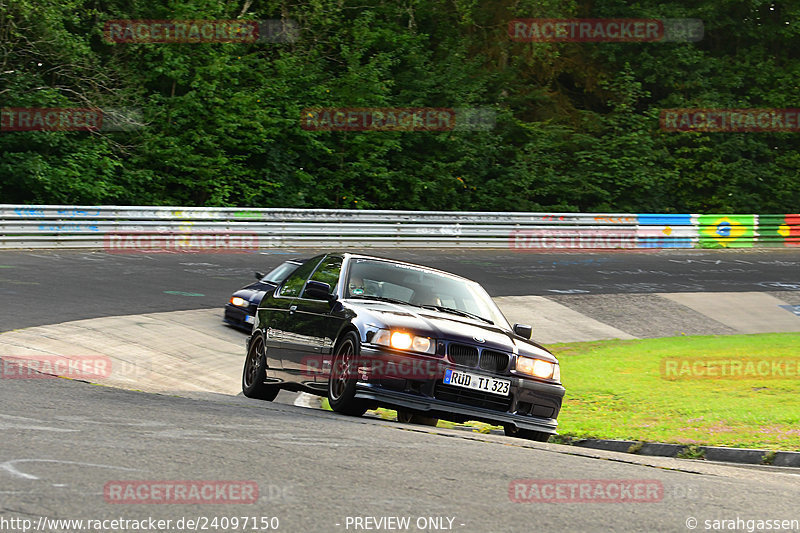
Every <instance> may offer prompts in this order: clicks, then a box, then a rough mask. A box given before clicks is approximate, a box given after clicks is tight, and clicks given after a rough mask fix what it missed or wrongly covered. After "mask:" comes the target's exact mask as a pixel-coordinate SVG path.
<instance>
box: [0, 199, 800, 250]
mask: <svg viewBox="0 0 800 533" xmlns="http://www.w3.org/2000/svg"><path fill="white" fill-rule="evenodd" d="M120 235H122V236H124V235H129V236H139V237H141V236H144V237H145V238H151V239H153V240H157V239H158V238H160V237H163V236H170V237H173V238H174V237H176V236H177V237H180V238H185V239H188V237H189V236H196V237H197V238H198V239H206V240H210V237H211V236H219V237H220V238H223V237H230V236H236V237H239V238H241V239H244V238H245V237H246V238H247V242H248V243H250V244H252V246H250V245H248V248H249V249H254V248H275V247H286V246H291V247H317V248H318V247H337V246H358V247H407V248H410V247H420V248H423V247H424V248H427V247H437V248H438V247H464V248H496V249H500V248H510V249H512V250H516V251H520V252H525V251H535V250H547V249H556V248H558V249H571V248H575V249H617V248H620V249H632V248H693V247H703V248H722V247H753V246H759V247H765V246H768V247H778V246H779V247H788V246H794V247H800V215H761V216H759V215H734V214H730V215H725V214H721V215H688V214H682V215H681V214H679V215H667V214H620V213H509V212H504V213H489V212H463V211H366V210H346V209H282V208H270V209H256V208H212V207H196V208H182V207H152V206H133V207H123V206H53V205H2V204H0V249H3V248H4V249H24V248H87V249H104V248H106V249H107V248H108V246H109V243H110V242H116V243H117V244H118V242H119V240H120V239H119V236H120ZM187 242H188V240H187ZM187 246H188V247H187V248H184V250H185V251H191V250H190V249H191V246H190V245H187ZM198 251H199V250H198Z"/></svg>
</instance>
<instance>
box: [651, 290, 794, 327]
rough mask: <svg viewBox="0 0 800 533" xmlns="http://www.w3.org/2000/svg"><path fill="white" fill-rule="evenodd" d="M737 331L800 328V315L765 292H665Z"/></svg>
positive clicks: (783, 302)
mask: <svg viewBox="0 0 800 533" xmlns="http://www.w3.org/2000/svg"><path fill="white" fill-rule="evenodd" d="M661 296H663V297H664V298H668V299H670V300H672V301H674V302H676V303H679V304H681V305H683V306H686V307H688V308H690V309H693V310H694V311H697V312H698V313H701V314H703V315H705V316H707V317H709V318H711V319H713V320H716V321H717V322H720V323H722V324H725V325H726V326H728V327H730V328H733V329H734V330H736V332H738V333H778V332H791V331H800V317H798V316H797V315H795V314H793V313H790V312H789V311H787V310H786V309H783V308H782V307H780V306H781V305H785V304H786V303H787V302H785V301H783V300H779V299H778V298H776V297H774V296H772V295H770V294H764V293H762V292H715V293H702V292H701V293H672V294H662V295H661Z"/></svg>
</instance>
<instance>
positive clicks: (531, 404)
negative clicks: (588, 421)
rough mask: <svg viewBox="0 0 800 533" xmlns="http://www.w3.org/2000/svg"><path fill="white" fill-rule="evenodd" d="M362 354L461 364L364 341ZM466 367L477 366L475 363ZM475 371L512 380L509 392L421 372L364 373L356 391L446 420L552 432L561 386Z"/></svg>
mask: <svg viewBox="0 0 800 533" xmlns="http://www.w3.org/2000/svg"><path fill="white" fill-rule="evenodd" d="M361 354H362V357H364V356H365V357H367V358H380V357H386V358H389V359H392V358H394V359H395V360H398V359H406V358H412V359H417V360H423V361H426V362H434V363H436V364H439V363H441V364H443V365H444V366H445V367H447V368H462V367H459V365H455V364H452V363H449V362H447V361H444V360H443V358H442V357H441V356H421V355H417V354H405V353H404V354H402V355H399V354H394V353H387V352H385V351H383V350H379V349H373V348H370V347H368V346H362V348H361ZM462 369H463V368H462ZM464 370H468V371H470V372H475V370H474V369H464ZM478 373H481V374H485V375H487V376H493V377H498V378H502V379H507V380H509V381H511V387H510V393H509V396H507V397H504V396H500V395H494V394H490V393H479V392H475V391H472V390H469V389H460V388H457V387H454V386H451V385H445V384H444V383H443V382H442V378H441V377H440V376H437V377H435V378H432V379H425V378H424V377H422V376H412V377H410V378H408V379H404V377H402V376H401V377H397V376H392V377H391V378H387V377H385V376H368V379H361V380H359V381H358V383H357V386H356V397H358V398H362V399H365V400H371V401H374V402H377V403H380V404H382V405H387V406H392V407H401V408H405V409H412V410H414V411H419V412H423V413H426V414H427V415H429V416H435V417H437V418H442V419H446V420H447V419H450V420H454V419H455V420H461V421H465V420H478V421H482V422H487V423H490V424H502V425H512V426H515V427H516V428H517V429H528V430H533V431H541V432H544V433H550V434H555V433H556V428H557V426H558V422H557V417H558V413H559V411H560V410H561V403H562V400H563V397H564V392H565V389H564V387H563V386H561V385H560V384H558V383H551V382H544V381H536V380H532V379H525V378H521V377H518V376H514V375H507V374H497V373H490V372H482V371H479V372H478ZM362 377H367V376H362Z"/></svg>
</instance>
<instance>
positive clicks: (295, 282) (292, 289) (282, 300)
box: [258, 255, 325, 370]
mask: <svg viewBox="0 0 800 533" xmlns="http://www.w3.org/2000/svg"><path fill="white" fill-rule="evenodd" d="M323 257H325V256H324V255H319V256H317V257H313V258H311V259H309V260H308V261H306V262H305V263H303V264H302V265H301V266H300V267H298V268H297V270H295V271H294V272H292V274H291V275H290V276H289V277H288V278H286V280H285V281H284V282H283V283H282V284H281V286H280V287H279V288H278V289H277V290H276V291H274V292H273V293H271V294H270V293H267V295H266V296H265V297H264V299H263V300H262V301H261V305H260V306H259V309H258V323H259V327H261V328H263V329H264V332H265V335H264V338H265V341H266V346H267V366H268V367H269V368H270V369H272V370H278V369H281V368H282V361H283V352H284V350H285V349H286V345H287V342H288V341H287V335H288V332H289V331H290V330H291V329H292V326H290V321H291V318H292V315H293V314H294V308H293V307H292V306H293V305H294V301H295V299H297V297H299V296H300V294H301V293H302V292H303V287H305V284H306V281H307V280H308V277H309V276H310V275H311V273H312V272H313V271H314V269H315V268H316V267H317V265H318V264H319V262H320V261H321V260H322V259H323Z"/></svg>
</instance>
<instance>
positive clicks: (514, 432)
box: [503, 424, 550, 442]
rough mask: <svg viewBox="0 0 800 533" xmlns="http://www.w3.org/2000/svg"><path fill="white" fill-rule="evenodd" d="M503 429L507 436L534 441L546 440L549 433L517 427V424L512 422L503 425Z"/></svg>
mask: <svg viewBox="0 0 800 533" xmlns="http://www.w3.org/2000/svg"><path fill="white" fill-rule="evenodd" d="M503 431H504V432H505V434H506V435H507V436H509V437H517V438H518V439H526V440H535V441H536V442H547V441H548V440H549V439H550V433H545V432H544V431H534V430H532V429H518V428H517V426H514V425H512V424H506V425H504V426H503Z"/></svg>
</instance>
